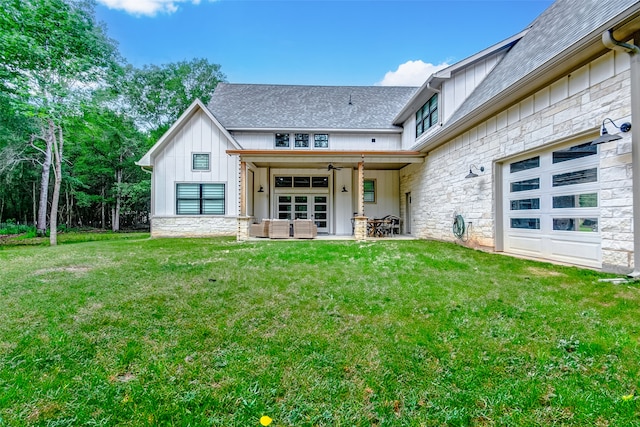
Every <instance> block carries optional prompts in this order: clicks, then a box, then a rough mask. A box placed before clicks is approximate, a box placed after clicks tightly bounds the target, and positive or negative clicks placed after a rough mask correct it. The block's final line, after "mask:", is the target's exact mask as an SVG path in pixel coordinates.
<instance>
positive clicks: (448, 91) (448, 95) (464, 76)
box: [439, 51, 505, 123]
mask: <svg viewBox="0 0 640 427" xmlns="http://www.w3.org/2000/svg"><path fill="white" fill-rule="evenodd" d="M504 55H505V52H504V51H501V52H497V53H495V54H493V55H489V56H488V57H486V58H483V59H482V60H479V61H476V62H474V63H472V64H470V65H469V66H468V67H465V68H463V69H461V70H459V71H457V72H455V73H454V74H453V75H452V76H451V78H450V79H448V80H445V81H444V83H442V88H441V90H442V100H441V102H440V105H439V107H440V111H441V116H440V121H441V122H444V123H446V122H447V120H448V119H449V117H451V115H452V114H453V113H454V112H455V111H456V110H457V109H458V107H460V105H462V103H463V102H464V101H465V100H466V99H467V98H468V97H469V95H470V94H471V92H473V91H474V90H475V89H476V88H477V87H478V85H479V84H480V83H481V82H482V80H484V78H485V77H486V76H487V74H489V72H491V70H492V69H493V67H495V66H496V64H497V63H498V62H500V59H501V58H502V57H503V56H504Z"/></svg>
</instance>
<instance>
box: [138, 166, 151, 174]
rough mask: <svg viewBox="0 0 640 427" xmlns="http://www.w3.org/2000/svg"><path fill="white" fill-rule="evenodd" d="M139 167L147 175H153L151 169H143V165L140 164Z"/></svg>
mask: <svg viewBox="0 0 640 427" xmlns="http://www.w3.org/2000/svg"><path fill="white" fill-rule="evenodd" d="M140 169H142V170H143V171H145V172H146V173H148V174H149V175H153V171H150V170H149V169H145V168H144V166H140Z"/></svg>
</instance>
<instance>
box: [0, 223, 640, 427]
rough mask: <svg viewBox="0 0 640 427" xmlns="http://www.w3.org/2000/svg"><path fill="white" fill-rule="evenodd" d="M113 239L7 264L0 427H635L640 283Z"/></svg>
mask: <svg viewBox="0 0 640 427" xmlns="http://www.w3.org/2000/svg"><path fill="white" fill-rule="evenodd" d="M120 237H121V236H120V235H108V237H105V238H104V239H106V240H102V241H88V242H81V240H83V239H82V238H80V237H78V238H72V237H69V238H67V240H65V239H64V238H62V239H61V241H62V242H63V243H64V242H65V241H69V242H75V243H74V244H62V245H60V246H58V247H54V248H51V247H44V246H34V245H24V246H15V245H13V244H12V245H11V246H6V245H5V246H3V247H0V301H1V305H0V426H3V427H4V426H22V425H47V426H66V425H69V426H79V425H88V426H97V425H104V426H113V425H175V426H188V425H190V426H212V425H213V426H243V427H245V426H259V425H260V423H259V419H260V417H261V416H262V415H268V416H269V417H271V418H273V423H272V424H271V425H272V426H449V425H451V426H492V425H496V426H520V425H530V426H548V425H575V426H633V425H640V406H639V403H640V400H638V399H636V397H635V394H636V392H638V394H640V390H638V389H639V387H640V372H639V370H640V348H639V346H640V341H639V339H640V309H639V307H640V287H639V286H638V285H637V284H636V283H626V284H617V285H616V284H613V283H609V282H599V281H598V279H601V278H604V277H611V276H607V275H604V274H600V273H596V272H593V271H589V270H581V269H577V268H569V267H560V266H554V265H550V264H544V263H536V262H531V261H525V260H520V259H514V258H510V257H506V256H501V255H495V254H487V253H483V252H478V251H473V250H469V249H465V248H462V247H460V246H456V245H453V244H446V243H439V242H428V241H399V240H396V241H394V240H392V239H390V240H387V241H378V242H375V243H372V242H370V243H364V244H359V243H356V242H351V241H334V242H329V241H284V242H282V241H281V242H272V241H260V242H248V243H238V242H235V241H234V240H232V239H154V240H151V239H147V238H146V235H125V236H122V237H125V238H126V239H121V238H120ZM112 239H113V240H112Z"/></svg>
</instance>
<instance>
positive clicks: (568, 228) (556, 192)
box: [502, 142, 602, 268]
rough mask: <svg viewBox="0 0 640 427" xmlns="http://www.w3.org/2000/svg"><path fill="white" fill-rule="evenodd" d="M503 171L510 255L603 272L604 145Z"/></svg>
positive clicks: (559, 152) (513, 164)
mask: <svg viewBox="0 0 640 427" xmlns="http://www.w3.org/2000/svg"><path fill="white" fill-rule="evenodd" d="M502 168H503V169H502V177H503V182H502V190H503V194H504V196H503V204H502V206H503V224H504V233H503V236H504V251H505V252H507V253H512V254H517V255H525V256H530V257H535V258H544V259H548V260H553V261H560V262H568V263H571V264H577V265H583V266H587V267H595V268H600V267H601V266H602V253H601V236H600V230H599V227H598V226H599V201H600V194H599V188H600V185H599V175H600V173H599V172H600V171H599V156H598V147H597V146H592V145H590V142H584V143H580V144H575V143H574V144H572V145H569V146H561V147H557V148H554V149H553V150H548V151H544V152H536V153H531V154H528V155H523V156H520V157H518V158H514V159H512V160H510V161H508V162H505V163H504V164H503V165H502Z"/></svg>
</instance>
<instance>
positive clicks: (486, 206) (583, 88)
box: [400, 52, 640, 272]
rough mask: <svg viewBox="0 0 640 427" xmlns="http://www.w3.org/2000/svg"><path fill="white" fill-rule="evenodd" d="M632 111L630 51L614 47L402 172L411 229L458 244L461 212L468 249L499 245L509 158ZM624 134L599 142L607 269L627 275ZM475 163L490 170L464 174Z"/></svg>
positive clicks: (627, 140)
mask: <svg viewBox="0 0 640 427" xmlns="http://www.w3.org/2000/svg"><path fill="white" fill-rule="evenodd" d="M630 114H631V109H630V76H629V62H628V56H627V55H626V54H620V53H614V52H609V53H607V54H606V55H604V56H603V57H601V58H598V59H597V60H595V61H593V62H591V63H590V64H587V65H585V66H584V67H582V68H580V69H579V70H576V71H575V72H574V73H572V74H571V75H568V76H565V77H563V78H561V79H559V80H558V81H556V82H554V83H553V84H551V85H550V86H548V87H546V88H544V89H542V90H540V91H538V92H537V93H535V94H534V95H531V96H530V97H528V98H526V99H525V100H523V101H521V102H520V103H518V104H515V105H513V106H512V107H510V108H509V109H508V110H506V111H503V112H501V113H499V114H498V115H496V116H494V117H492V118H490V119H488V120H486V121H485V122H483V123H481V124H480V125H478V126H476V127H475V128H473V129H471V130H470V131H468V132H466V133H465V134H463V135H461V136H459V137H457V138H455V139H454V140H452V141H449V142H448V143H446V144H444V145H442V146H440V147H438V148H436V149H434V150H432V151H431V152H429V155H428V156H427V157H426V159H425V163H424V164H421V165H410V166H407V167H406V168H404V169H402V170H401V172H400V187H401V194H402V195H404V194H405V193H406V192H411V195H412V199H413V203H412V219H413V224H412V233H413V234H414V235H417V236H418V237H421V238H432V239H438V240H445V241H454V240H456V239H455V237H454V236H453V233H452V224H453V214H454V213H459V214H461V215H463V217H464V219H465V221H466V222H467V224H469V223H472V226H471V228H470V230H469V240H468V241H467V244H468V245H469V246H486V247H492V248H495V247H496V244H498V247H499V246H500V242H496V227H497V225H496V224H497V221H498V220H499V218H500V217H501V215H502V213H501V212H496V210H497V209H499V208H497V206H500V205H497V200H496V198H500V197H502V195H501V194H496V191H495V190H496V185H495V182H494V178H495V177H496V176H497V177H500V176H501V174H498V175H496V170H500V168H501V167H502V162H503V161H505V160H507V159H508V158H510V157H514V156H516V155H518V154H524V153H527V152H528V151H531V150H535V149H538V148H542V147H547V146H548V147H551V146H553V145H554V144H556V143H562V142H564V141H570V140H571V138H573V137H575V136H576V135H580V134H588V133H589V132H593V133H592V134H591V135H593V136H594V137H595V136H597V135H598V133H597V130H599V128H600V125H601V123H602V121H603V119H604V118H606V117H609V118H612V119H613V120H615V121H616V123H617V124H618V125H620V123H621V122H622V121H629V120H630ZM608 125H609V126H608V128H609V131H610V132H612V131H614V130H615V129H614V128H613V126H611V125H610V124H608ZM634 125H635V124H634ZM639 125H640V124H639ZM622 136H623V139H622V140H618V141H615V142H611V143H607V144H602V145H600V154H599V155H600V168H599V172H600V185H601V187H600V188H601V190H600V233H601V237H602V261H603V269H604V270H607V271H619V272H628V271H629V270H630V269H631V268H632V267H633V265H632V264H633V224H632V215H633V209H632V183H631V174H632V165H631V136H630V133H629V134H623V135H622ZM584 141H588V139H586V140H582V141H581V142H584ZM577 143H578V142H577ZM471 164H475V165H477V166H480V165H482V166H484V167H485V171H484V172H483V173H481V172H477V173H478V175H479V177H477V178H474V179H465V178H464V177H465V175H466V174H467V173H468V172H469V166H470V165H471ZM474 172H476V171H474ZM404 208H405V206H404V204H403V206H402V210H403V212H402V215H403V217H406V216H405V212H404ZM498 224H499V223H498Z"/></svg>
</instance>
